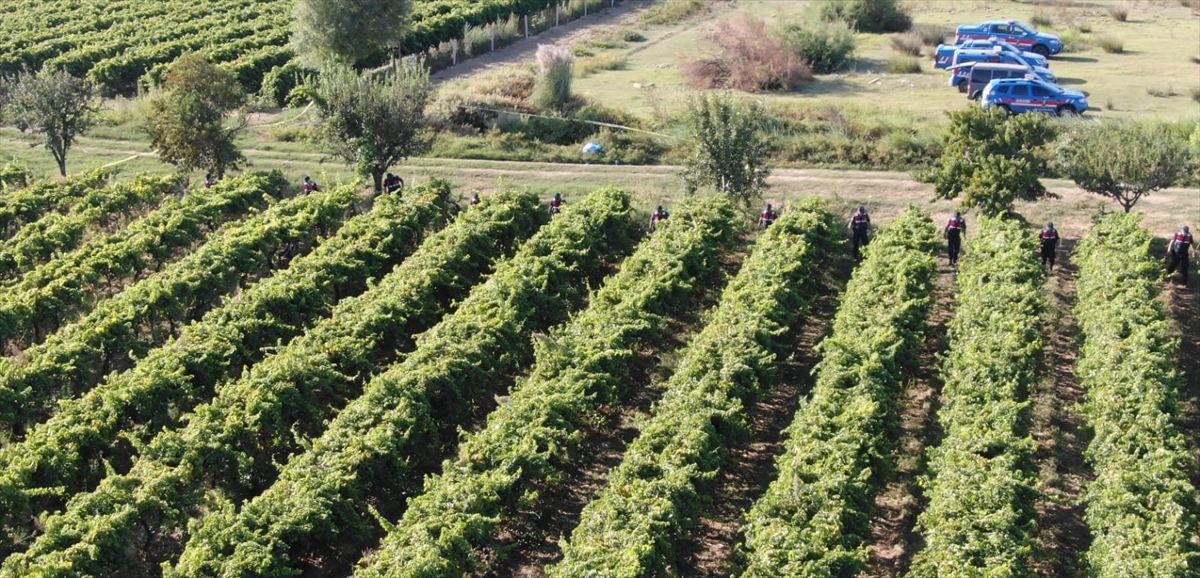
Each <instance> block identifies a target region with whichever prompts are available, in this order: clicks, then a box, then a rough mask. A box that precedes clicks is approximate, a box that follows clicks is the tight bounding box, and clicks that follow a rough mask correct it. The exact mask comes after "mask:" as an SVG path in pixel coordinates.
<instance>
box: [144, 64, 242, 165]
mask: <svg viewBox="0 0 1200 578" xmlns="http://www.w3.org/2000/svg"><path fill="white" fill-rule="evenodd" d="M245 105H246V93H245V92H244V91H243V90H242V86H241V84H239V83H238V81H237V77H235V76H234V75H233V73H232V72H229V71H228V70H226V69H224V68H221V67H219V66H217V65H215V64H213V63H211V62H208V61H207V60H205V59H204V57H203V56H200V55H198V54H193V55H189V56H184V57H183V58H181V59H179V60H178V61H176V62H175V64H173V65H171V69H170V70H169V71H168V72H167V78H166V82H165V83H164V84H163V93H162V94H160V95H158V96H156V97H154V98H153V99H152V100H151V102H150V117H149V118H148V119H146V120H147V122H146V127H145V129H146V132H147V133H148V134H149V135H150V143H151V146H153V147H154V148H155V149H157V150H158V154H159V156H160V157H162V159H163V161H164V162H168V163H171V164H173V165H175V167H176V168H177V169H179V171H180V172H188V171H193V170H197V169H204V170H208V171H212V172H213V173H216V175H217V178H221V177H224V176H225V172H226V171H228V170H234V169H237V168H238V164H239V163H241V162H243V161H245V160H246V157H245V156H243V155H242V152H241V151H240V150H238V148H237V145H235V144H234V142H233V139H234V137H235V136H237V133H238V132H240V131H242V130H244V129H245V128H246V115H245V114H244V111H243V110H242V107H244V106H245ZM232 112H238V115H237V120H236V122H235V124H234V126H233V127H232V128H226V126H225V120H226V117H227V116H228V115H229V114H230V113H232Z"/></svg>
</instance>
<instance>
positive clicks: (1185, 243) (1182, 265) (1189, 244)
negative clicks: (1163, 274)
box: [1167, 225, 1196, 287]
mask: <svg viewBox="0 0 1200 578" xmlns="http://www.w3.org/2000/svg"><path fill="white" fill-rule="evenodd" d="M1189 251H1190V256H1192V257H1195V256H1196V241H1195V240H1194V239H1193V238H1192V232H1191V231H1189V230H1188V226H1187V225H1180V226H1179V231H1178V232H1176V233H1175V237H1174V238H1172V239H1171V243H1170V244H1169V245H1168V246H1167V256H1168V258H1169V259H1170V263H1169V264H1168V265H1167V275H1171V274H1173V273H1175V270H1176V269H1178V270H1179V280H1180V282H1181V283H1182V284H1183V286H1184V287H1187V282H1188V281H1187V277H1188V256H1189Z"/></svg>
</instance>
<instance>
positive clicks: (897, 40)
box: [892, 33, 924, 56]
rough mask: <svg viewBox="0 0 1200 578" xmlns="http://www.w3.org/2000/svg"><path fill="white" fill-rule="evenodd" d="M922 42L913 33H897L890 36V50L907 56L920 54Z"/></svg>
mask: <svg viewBox="0 0 1200 578" xmlns="http://www.w3.org/2000/svg"><path fill="white" fill-rule="evenodd" d="M922 47H924V43H923V42H922V41H921V37H920V36H917V35H914V34H911V33H909V34H897V35H896V36H893V37H892V50H895V51H896V52H899V53H900V54H904V55H907V56H920V55H921V48H922Z"/></svg>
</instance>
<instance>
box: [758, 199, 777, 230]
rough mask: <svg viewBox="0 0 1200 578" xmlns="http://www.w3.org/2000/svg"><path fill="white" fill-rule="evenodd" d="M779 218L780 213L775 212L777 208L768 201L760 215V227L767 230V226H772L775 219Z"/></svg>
mask: <svg viewBox="0 0 1200 578" xmlns="http://www.w3.org/2000/svg"><path fill="white" fill-rule="evenodd" d="M778 218H779V213H777V212H775V209H772V208H771V204H770V203H768V204H767V208H765V209H763V211H762V213H760V214H759V215H758V228H759V229H762V230H763V231H766V230H767V227H770V226H771V224H772V223H774V222H775V219H778Z"/></svg>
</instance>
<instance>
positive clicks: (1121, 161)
mask: <svg viewBox="0 0 1200 578" xmlns="http://www.w3.org/2000/svg"><path fill="white" fill-rule="evenodd" d="M1188 157H1189V155H1188V143H1187V141H1186V140H1185V139H1184V138H1183V137H1182V135H1180V134H1179V133H1178V132H1176V131H1175V130H1173V129H1172V128H1171V127H1170V126H1167V125H1166V124H1163V123H1153V124H1148V123H1136V122H1135V123H1123V124H1118V123H1113V122H1106V123H1101V124H1095V125H1090V126H1087V127H1081V128H1080V129H1079V130H1078V131H1077V132H1075V133H1074V134H1073V135H1071V136H1070V138H1068V139H1067V140H1066V143H1065V144H1064V146H1063V147H1062V149H1061V150H1060V158H1061V160H1062V162H1063V166H1064V168H1065V169H1066V172H1067V174H1068V175H1069V176H1070V177H1071V180H1073V181H1075V184H1076V185H1078V186H1079V188H1081V189H1083V190H1085V191H1087V192H1089V193H1095V194H1097V195H1100V196H1103V197H1108V198H1110V199H1113V200H1115V201H1117V202H1118V203H1120V205H1121V207H1122V208H1124V209H1125V212H1126V213H1128V212H1129V210H1130V209H1132V208H1133V205H1134V204H1136V203H1137V202H1138V200H1139V199H1141V198H1142V196H1144V195H1147V194H1149V193H1151V192H1153V191H1157V190H1159V189H1162V188H1166V187H1169V186H1171V185H1172V184H1174V183H1175V182H1176V181H1177V180H1178V179H1179V178H1180V177H1181V176H1183V175H1185V174H1186V172H1187V169H1188V163H1189V161H1190V160H1191V159H1189V158H1188Z"/></svg>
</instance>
